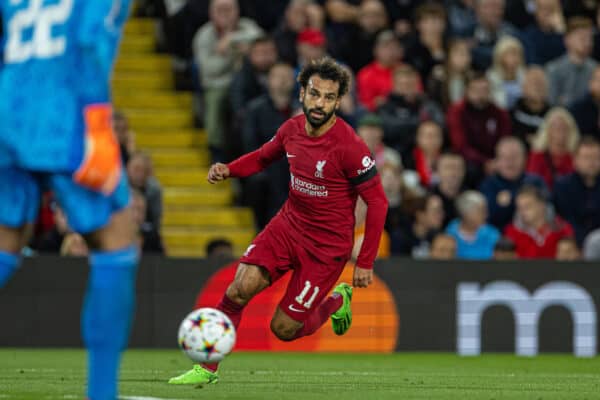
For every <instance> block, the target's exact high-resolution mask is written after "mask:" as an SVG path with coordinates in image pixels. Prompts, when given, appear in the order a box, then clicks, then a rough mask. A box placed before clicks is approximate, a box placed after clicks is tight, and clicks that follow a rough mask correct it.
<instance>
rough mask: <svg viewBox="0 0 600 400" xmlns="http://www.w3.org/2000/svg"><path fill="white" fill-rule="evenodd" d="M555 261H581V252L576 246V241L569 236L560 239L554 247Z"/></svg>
mask: <svg viewBox="0 0 600 400" xmlns="http://www.w3.org/2000/svg"><path fill="white" fill-rule="evenodd" d="M556 260H557V261H578V260H581V250H580V249H579V246H577V241H575V239H574V238H573V237H572V236H570V237H565V238H562V239H560V240H559V241H558V245H557V246H556Z"/></svg>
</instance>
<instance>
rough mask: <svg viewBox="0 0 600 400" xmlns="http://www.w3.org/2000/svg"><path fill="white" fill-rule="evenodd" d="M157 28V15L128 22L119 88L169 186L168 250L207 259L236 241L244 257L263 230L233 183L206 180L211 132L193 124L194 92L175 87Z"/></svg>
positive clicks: (119, 100) (142, 144)
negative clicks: (158, 47)
mask: <svg viewBox="0 0 600 400" xmlns="http://www.w3.org/2000/svg"><path fill="white" fill-rule="evenodd" d="M154 30H155V23H154V21H153V20H152V19H145V18H132V19H131V20H130V21H129V22H128V23H127V25H126V26H125V34H124V37H123V41H122V43H121V50H120V54H119V57H118V59H117V61H116V66H115V72H114V76H113V82H112V86H113V98H114V103H115V107H116V108H118V109H121V110H123V111H124V112H125V114H126V115H127V117H128V118H129V123H130V126H131V128H132V129H133V130H134V131H135V133H136V143H137V147H138V149H141V150H143V151H145V152H147V153H148V154H150V155H151V157H152V160H153V162H154V169H155V175H156V177H157V178H158V180H159V181H160V183H161V184H162V185H163V188H164V198H163V202H164V214H163V227H162V235H163V240H164V242H165V244H166V246H167V251H168V255H170V256H181V257H197V256H204V255H205V254H204V253H205V250H204V249H205V245H206V243H208V242H209V241H210V240H211V239H214V238H227V239H229V240H231V241H232V242H233V244H234V246H235V253H236V254H238V255H239V254H242V253H243V252H244V250H245V249H246V247H247V246H248V244H249V243H250V241H251V240H252V238H253V236H254V234H255V231H254V224H253V217H252V212H251V210H250V209H248V208H233V207H232V206H231V204H232V199H233V190H232V187H231V185H230V182H227V181H226V182H224V183H222V184H219V185H209V184H208V183H207V182H206V175H207V171H208V166H209V154H208V150H207V147H206V134H205V132H203V131H202V130H199V129H195V128H194V127H193V114H192V94H191V93H186V92H175V90H174V83H173V76H172V72H171V60H170V57H169V56H168V55H165V54H158V53H156V52H155V40H154Z"/></svg>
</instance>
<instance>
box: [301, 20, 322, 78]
mask: <svg viewBox="0 0 600 400" xmlns="http://www.w3.org/2000/svg"><path fill="white" fill-rule="evenodd" d="M326 44H327V41H326V38H325V35H324V34H323V32H321V31H320V30H317V29H313V28H307V29H305V30H303V31H302V32H300V33H299V34H298V37H297V39H296V52H297V53H298V60H296V65H297V70H298V71H299V70H300V68H302V66H303V65H306V64H307V63H309V62H311V61H312V60H317V59H319V58H322V57H324V56H325V55H326V50H327V49H326Z"/></svg>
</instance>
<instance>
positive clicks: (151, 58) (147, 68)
mask: <svg viewBox="0 0 600 400" xmlns="http://www.w3.org/2000/svg"><path fill="white" fill-rule="evenodd" d="M171 71H172V68H171V57H169V56H167V55H163V54H152V55H150V54H129V53H125V52H122V53H121V54H120V55H119V57H118V58H117V61H116V63H115V73H116V74H120V73H124V72H160V73H164V74H168V73H171Z"/></svg>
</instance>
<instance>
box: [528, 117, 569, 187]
mask: <svg viewBox="0 0 600 400" xmlns="http://www.w3.org/2000/svg"><path fill="white" fill-rule="evenodd" d="M577 142H579V129H578V128H577V124H576V123H575V120H574V119H573V117H572V116H571V113H569V111H567V110H566V109H564V108H562V107H555V108H553V109H551V110H550V111H549V112H548V114H546V118H544V123H543V124H542V126H541V127H540V129H539V130H538V132H537V133H536V135H535V137H534V140H533V151H532V152H531V154H530V156H529V162H528V164H527V172H531V173H533V174H537V175H539V176H540V177H542V178H543V179H544V181H545V182H546V185H547V186H548V188H550V189H552V187H553V185H554V182H555V181H556V179H557V178H558V177H560V176H563V175H566V174H569V173H571V172H573V152H574V151H575V147H576V146H577Z"/></svg>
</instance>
